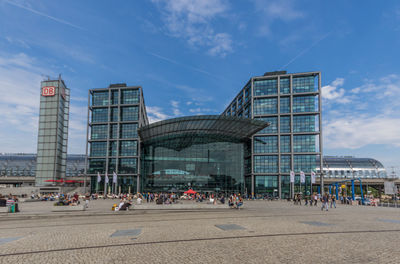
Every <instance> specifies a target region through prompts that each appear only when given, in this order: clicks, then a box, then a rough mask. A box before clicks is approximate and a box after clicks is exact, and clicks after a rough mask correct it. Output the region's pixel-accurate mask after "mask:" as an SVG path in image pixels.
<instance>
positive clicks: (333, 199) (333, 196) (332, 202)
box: [331, 195, 336, 208]
mask: <svg viewBox="0 0 400 264" xmlns="http://www.w3.org/2000/svg"><path fill="white" fill-rule="evenodd" d="M332 205H333V206H334V207H335V208H336V197H335V195H332V198H331V208H332Z"/></svg>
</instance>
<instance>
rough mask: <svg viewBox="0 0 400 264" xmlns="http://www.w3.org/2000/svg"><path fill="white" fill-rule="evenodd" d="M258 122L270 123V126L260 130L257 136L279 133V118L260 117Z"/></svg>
mask: <svg viewBox="0 0 400 264" xmlns="http://www.w3.org/2000/svg"><path fill="white" fill-rule="evenodd" d="M256 119H258V120H262V121H265V122H268V123H269V124H270V125H269V126H267V127H266V128H264V129H263V130H260V131H259V132H258V133H257V134H272V133H278V118H277V117H261V118H260V117H258V118H256Z"/></svg>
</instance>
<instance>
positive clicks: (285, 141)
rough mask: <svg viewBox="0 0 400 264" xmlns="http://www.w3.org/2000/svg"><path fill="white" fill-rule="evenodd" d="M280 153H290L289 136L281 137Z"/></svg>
mask: <svg viewBox="0 0 400 264" xmlns="http://www.w3.org/2000/svg"><path fill="white" fill-rule="evenodd" d="M281 152H285V153H288V152H291V146H290V136H281Z"/></svg>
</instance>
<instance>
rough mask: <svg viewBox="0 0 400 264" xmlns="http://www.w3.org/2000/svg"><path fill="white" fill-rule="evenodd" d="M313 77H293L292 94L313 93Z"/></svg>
mask: <svg viewBox="0 0 400 264" xmlns="http://www.w3.org/2000/svg"><path fill="white" fill-rule="evenodd" d="M314 79H315V77H314V76H307V77H293V93H307V92H314Z"/></svg>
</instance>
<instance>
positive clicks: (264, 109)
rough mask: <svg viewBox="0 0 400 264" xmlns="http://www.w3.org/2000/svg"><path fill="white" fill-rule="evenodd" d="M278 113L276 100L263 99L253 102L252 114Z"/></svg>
mask: <svg viewBox="0 0 400 264" xmlns="http://www.w3.org/2000/svg"><path fill="white" fill-rule="evenodd" d="M277 112H278V99H277V98H263V99H256V100H254V114H255V115H264V114H276V113H277Z"/></svg>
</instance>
